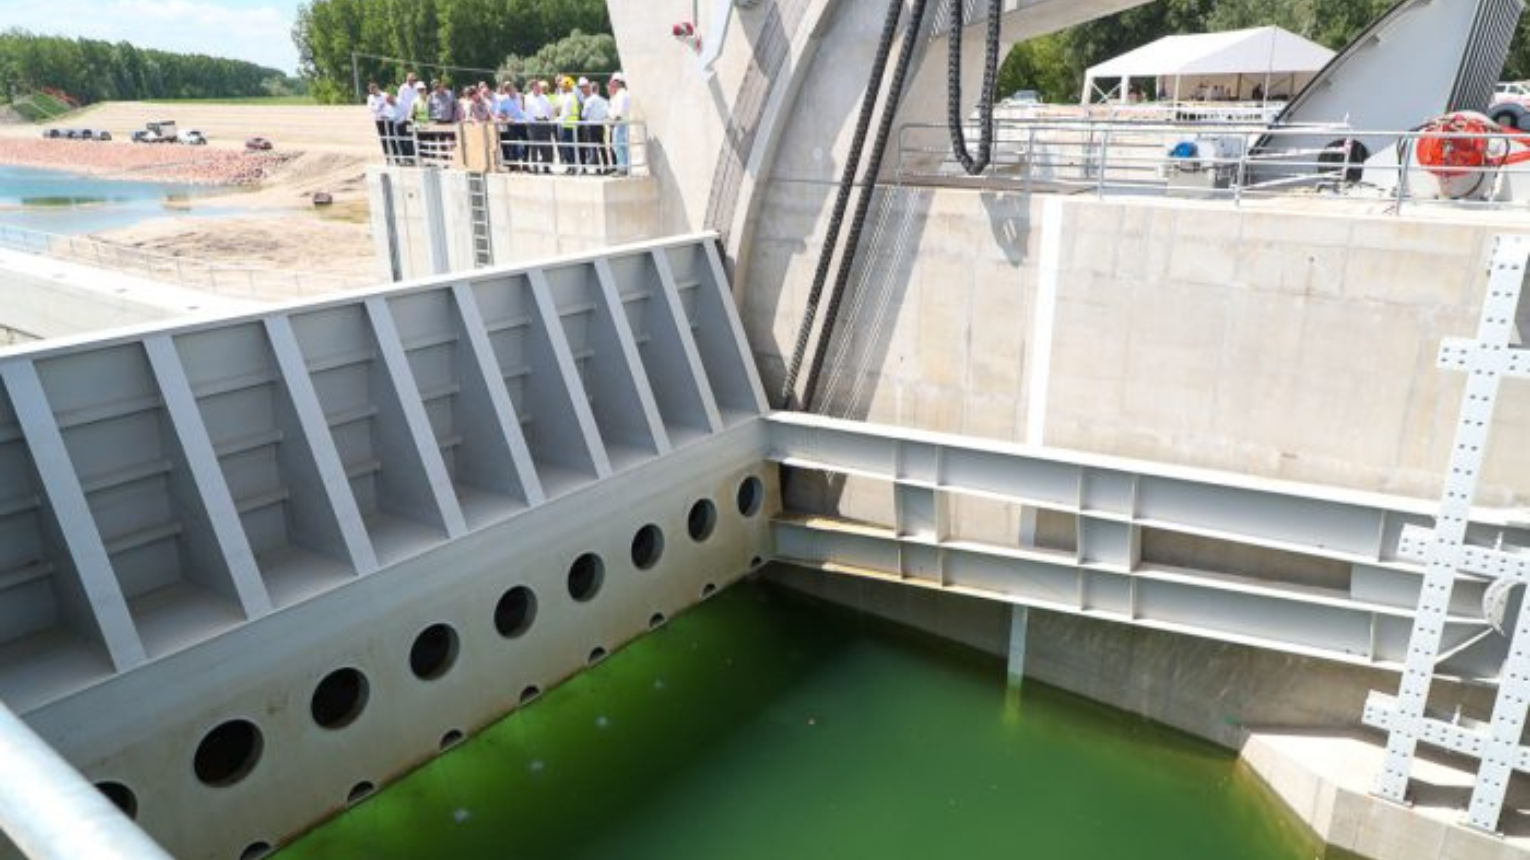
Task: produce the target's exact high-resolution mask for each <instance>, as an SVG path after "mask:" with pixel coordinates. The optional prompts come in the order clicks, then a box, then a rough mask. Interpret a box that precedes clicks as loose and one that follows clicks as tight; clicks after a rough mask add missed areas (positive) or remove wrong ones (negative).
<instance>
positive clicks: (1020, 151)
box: [897, 119, 1530, 212]
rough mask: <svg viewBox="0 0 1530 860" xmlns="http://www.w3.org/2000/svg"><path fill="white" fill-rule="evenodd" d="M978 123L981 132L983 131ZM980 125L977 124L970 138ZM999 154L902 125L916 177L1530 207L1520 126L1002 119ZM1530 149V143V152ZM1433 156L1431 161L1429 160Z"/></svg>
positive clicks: (901, 165)
mask: <svg viewBox="0 0 1530 860" xmlns="http://www.w3.org/2000/svg"><path fill="white" fill-rule="evenodd" d="M974 133H975V132H974ZM970 134H971V133H969V136H970ZM995 141H996V142H995V147H994V155H993V159H992V163H991V164H990V165H989V167H988V169H987V170H985V171H984V172H983V173H982V174H980V175H979V176H975V177H973V176H967V175H966V174H965V172H964V171H963V170H962V169H961V166H960V165H959V164H958V163H957V162H956V160H955V159H954V158H953V157H952V156H951V153H950V144H949V140H948V131H947V128H946V126H944V125H940V124H909V125H905V126H902V127H901V128H900V129H899V137H898V148H899V152H898V163H897V171H898V173H897V176H898V179H899V181H904V182H913V183H917V184H936V185H953V186H962V185H968V184H974V183H975V184H982V185H985V186H992V185H996V184H997V185H1001V186H1009V187H1017V188H1020V189H1023V190H1027V191H1060V192H1069V193H1078V192H1081V191H1082V192H1086V193H1087V192H1091V191H1092V192H1094V193H1095V194H1097V195H1101V196H1103V195H1107V194H1110V195H1117V194H1137V195H1154V194H1156V195H1166V196H1177V197H1195V198H1200V199H1220V200H1231V201H1233V202H1235V203H1242V202H1244V201H1248V200H1257V199H1269V198H1298V197H1299V198H1319V199H1329V200H1355V201H1382V202H1385V203H1386V204H1388V205H1389V207H1390V208H1391V209H1392V211H1394V212H1395V211H1401V209H1402V208H1403V206H1404V205H1405V204H1407V205H1435V206H1441V205H1445V206H1452V207H1476V208H1491V209H1524V208H1530V162H1520V163H1515V162H1514V161H1513V160H1512V159H1508V158H1506V156H1508V155H1509V154H1510V153H1512V152H1515V151H1516V146H1519V145H1523V143H1524V141H1525V136H1524V135H1523V134H1514V133H1512V132H1504V133H1493V134H1482V133H1467V132H1454V131H1452V132H1439V131H1368V130H1357V129H1351V128H1347V127H1344V126H1340V125H1311V126H1307V125H1302V126H1273V127H1272V126H1266V125H1263V124H1259V123H1247V122H1215V121H1214V122H1194V123H1183V122H1156V121H1118V120H1107V121H1099V120H1091V119H1078V120H1066V119H1063V120H1002V121H998V122H996V128H995ZM1441 144H1445V145H1447V146H1448V147H1450V148H1454V149H1455V150H1457V151H1461V150H1463V149H1473V148H1475V149H1477V150H1480V152H1481V153H1482V154H1483V155H1484V156H1485V157H1484V159H1483V163H1482V164H1481V165H1480V166H1471V165H1460V166H1441V165H1437V164H1436V165H1430V164H1427V163H1424V162H1421V161H1420V159H1419V157H1418V153H1419V149H1420V147H1421V146H1424V147H1425V148H1426V149H1430V148H1438V147H1439V145H1441ZM1526 151H1527V152H1530V149H1527V150H1526ZM1426 161H1427V160H1426Z"/></svg>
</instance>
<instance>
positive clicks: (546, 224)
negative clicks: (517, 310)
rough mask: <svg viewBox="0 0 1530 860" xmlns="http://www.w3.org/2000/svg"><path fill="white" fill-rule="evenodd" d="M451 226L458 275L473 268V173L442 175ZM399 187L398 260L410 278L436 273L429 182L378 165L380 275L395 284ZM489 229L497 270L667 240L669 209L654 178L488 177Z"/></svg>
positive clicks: (375, 196) (372, 185)
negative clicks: (393, 244)
mask: <svg viewBox="0 0 1530 860" xmlns="http://www.w3.org/2000/svg"><path fill="white" fill-rule="evenodd" d="M435 172H436V173H437V175H439V177H440V179H441V203H442V208H443V209H444V211H445V217H446V225H447V232H446V238H447V259H448V263H449V267H450V269H451V270H465V269H471V268H473V267H474V266H473V260H474V257H473V232H472V207H471V205H470V203H469V196H468V174H466V173H465V172H462V171H456V170H443V171H435ZM383 176H387V177H388V180H389V184H390V185H391V187H392V192H391V194H392V206H393V212H394V225H395V232H396V236H397V241H398V258H399V263H400V265H401V269H402V277H403V278H404V279H413V278H422V277H426V276H429V275H431V274H434V273H435V271H434V269H433V268H432V264H431V256H430V239H429V230H428V228H427V226H426V224H427V223H428V222H427V219H426V211H427V209H426V206H427V204H426V200H425V188H424V185H425V181H426V175H425V172H424V171H422V170H417V169H414V168H400V167H383V166H374V167H371V168H368V171H367V187H368V190H369V193H370V195H371V210H372V218H373V222H374V229H373V230H372V236H373V242H374V243H376V245H377V259H378V261H379V266H380V267H381V272H380V274H381V275H382V277H384V278H385V279H391V277H392V272H391V265H390V256H391V254H392V250H391V249H390V248H389V246H388V241H389V238H388V228H387V220H386V218H385V217H384V215H383V212H384V209H385V207H384V204H383V199H382V194H383V192H382V185H383V183H382V177H383ZM484 179H485V182H486V183H487V189H486V190H487V193H488V199H489V230H490V236H491V238H492V242H493V248H494V265H498V266H503V265H509V264H513V263H524V262H528V261H531V260H539V259H545V258H547V257H553V256H558V255H563V254H577V253H584V252H588V251H597V250H600V249H601V248H608V247H611V246H615V245H624V244H629V243H632V242H638V241H642V240H644V239H653V238H657V237H659V236H660V235H663V234H662V233H661V232H660V230H659V227H660V225H661V224H663V223H664V221H665V217H664V212H665V211H666V210H667V209H668V208H670V204H669V203H668V202H667V201H666V200H665V199H664V198H662V197H661V196H660V195H659V185H658V182H657V181H656V180H655V179H654V178H653V177H649V176H641V177H630V178H594V177H584V178H578V179H570V178H563V177H555V176H531V175H523V174H509V173H490V174H486V175H485V177H484Z"/></svg>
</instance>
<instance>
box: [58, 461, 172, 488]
mask: <svg viewBox="0 0 1530 860" xmlns="http://www.w3.org/2000/svg"><path fill="white" fill-rule="evenodd" d="M171 468H173V466H172V464H171V463H170V461H169V460H150V461H148V462H147V463H134V464H133V465H131V466H127V467H124V468H121V469H113V470H112V471H110V472H103V473H101V474H100V475H97V476H95V477H93V478H89V479H87V480H82V481H80V488H81V489H83V490H84V491H85V492H86V494H87V495H88V494H90V493H99V492H101V491H102V490H110V489H112V488H114V487H120V486H122V485H123V484H131V483H132V482H134V481H141V480H143V479H145V478H154V477H158V476H159V475H164V474H167V473H168V472H169V471H170V470H171Z"/></svg>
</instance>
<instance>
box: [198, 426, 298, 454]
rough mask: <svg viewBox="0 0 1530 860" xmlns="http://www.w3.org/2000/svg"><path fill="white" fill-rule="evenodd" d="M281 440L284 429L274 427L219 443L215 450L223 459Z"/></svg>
mask: <svg viewBox="0 0 1530 860" xmlns="http://www.w3.org/2000/svg"><path fill="white" fill-rule="evenodd" d="M280 441H282V431H280V430H277V429H274V428H273V429H270V430H262V431H260V432H259V433H248V434H246V435H244V436H238V437H235V438H233V439H229V440H228V441H226V442H223V443H222V444H220V445H218V447H217V448H216V449H214V450H215V451H216V452H217V454H218V457H219V458H220V459H221V458H223V457H232V456H234V455H235V454H243V453H245V452H246V451H254V450H255V449H257V448H264V447H266V446H268V445H275V444H276V443H278V442H280Z"/></svg>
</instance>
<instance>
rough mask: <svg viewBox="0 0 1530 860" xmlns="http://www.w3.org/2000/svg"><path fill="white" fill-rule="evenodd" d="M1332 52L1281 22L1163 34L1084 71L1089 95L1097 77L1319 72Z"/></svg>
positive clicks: (1270, 74)
mask: <svg viewBox="0 0 1530 860" xmlns="http://www.w3.org/2000/svg"><path fill="white" fill-rule="evenodd" d="M1333 55H1334V54H1333V51H1330V50H1328V49H1327V48H1325V47H1323V46H1322V45H1319V44H1317V43H1316V42H1311V41H1308V40H1307V39H1304V38H1302V37H1301V36H1298V35H1296V34H1295V33H1292V32H1290V31H1289V30H1283V29H1281V28H1279V27H1255V28H1253V29H1249V30H1229V31H1227V32H1224V33H1199V34H1195V35H1188V36H1165V37H1163V38H1162V39H1159V40H1158V41H1156V42H1152V43H1150V44H1147V45H1143V46H1142V47H1140V48H1137V49H1136V50H1134V51H1128V52H1126V53H1125V54H1122V55H1121V56H1119V57H1115V58H1112V59H1109V60H1106V61H1105V62H1103V63H1100V64H1099V65H1096V66H1093V67H1091V68H1090V69H1089V71H1088V72H1086V73H1085V79H1086V83H1085V87H1084V92H1085V95H1086V98H1087V95H1088V93H1089V92H1090V90H1091V88H1092V85H1093V82H1094V81H1095V80H1096V79H1100V78H1106V79H1115V78H1121V79H1129V78H1184V77H1208V76H1214V75H1247V76H1265V77H1268V76H1272V75H1289V74H1292V73H1303V72H1305V73H1311V72H1316V71H1318V70H1319V69H1321V68H1323V66H1325V65H1327V63H1328V61H1329V60H1330V59H1332V58H1333Z"/></svg>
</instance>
